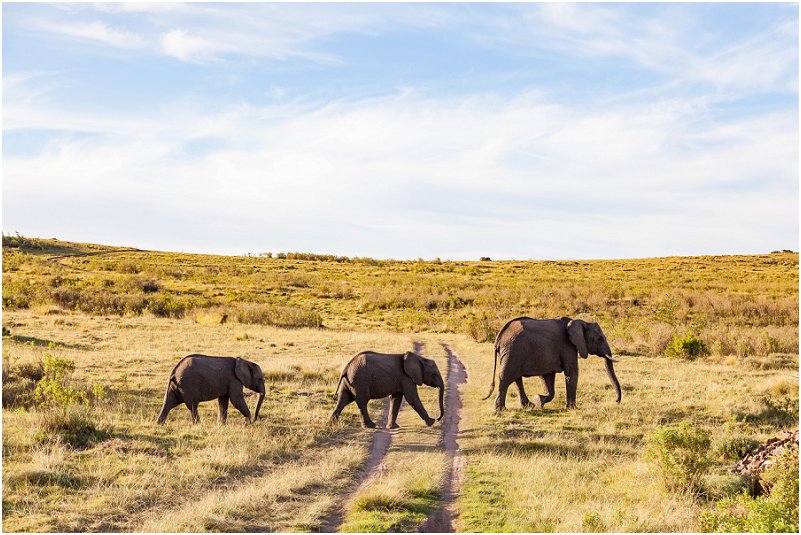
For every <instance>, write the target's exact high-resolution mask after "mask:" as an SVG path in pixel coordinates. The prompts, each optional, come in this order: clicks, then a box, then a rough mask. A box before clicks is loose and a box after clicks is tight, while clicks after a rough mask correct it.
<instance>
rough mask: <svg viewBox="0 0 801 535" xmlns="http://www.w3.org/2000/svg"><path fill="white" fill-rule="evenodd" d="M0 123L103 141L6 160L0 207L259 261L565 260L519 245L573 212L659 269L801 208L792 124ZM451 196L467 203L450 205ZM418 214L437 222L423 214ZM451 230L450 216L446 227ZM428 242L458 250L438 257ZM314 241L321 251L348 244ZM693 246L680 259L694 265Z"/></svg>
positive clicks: (338, 111)
mask: <svg viewBox="0 0 801 535" xmlns="http://www.w3.org/2000/svg"><path fill="white" fill-rule="evenodd" d="M7 111H8V112H9V117H10V120H11V121H12V124H13V125H15V126H16V127H17V128H37V127H40V126H44V125H50V126H51V127H52V125H61V126H62V127H63V128H65V129H70V130H76V131H91V132H97V133H98V134H99V135H98V136H96V137H93V138H91V139H75V138H69V139H63V140H57V141H55V142H53V143H52V144H51V146H50V147H49V148H48V150H46V151H45V152H43V153H42V154H40V155H37V156H35V157H11V158H7V159H6V161H5V162H4V172H5V176H6V180H5V182H4V190H5V193H6V194H7V195H8V196H10V197H13V198H16V199H24V198H34V197H36V198H37V199H39V200H38V201H37V202H42V201H41V197H40V196H38V195H37V193H36V192H41V191H48V192H49V193H50V194H51V195H53V196H54V197H53V198H54V199H59V201H58V202H67V201H68V200H69V199H72V198H74V199H75V200H76V201H81V202H86V201H87V200H88V199H96V201H97V202H107V201H109V200H110V199H125V200H126V202H129V203H140V204H142V205H147V206H149V207H151V208H153V209H156V208H158V209H161V210H163V211H165V212H167V211H172V212H173V213H174V214H176V216H178V215H180V214H185V217H190V214H192V213H195V212H196V211H199V210H205V211H206V212H207V213H208V214H209V217H210V220H218V221H222V220H227V221H237V220H240V219H241V218H243V217H246V218H247V221H248V222H247V225H248V226H250V227H253V229H254V230H253V232H254V234H255V235H254V236H253V237H252V240H253V243H254V246H257V245H261V246H262V247H264V248H269V247H271V245H270V244H269V243H264V242H262V241H260V238H259V237H258V236H259V235H262V234H263V232H264V230H263V229H266V228H289V229H291V228H295V229H303V230H304V231H305V230H308V228H307V225H308V223H309V222H310V221H315V222H316V224H322V225H324V226H326V228H327V229H328V230H329V231H330V232H333V233H334V234H337V233H339V234H338V235H339V236H340V237H344V236H346V235H349V233H352V232H354V230H353V229H354V228H355V227H358V228H361V229H362V230H363V231H364V232H368V233H369V232H375V233H378V234H385V235H387V236H394V238H393V239H394V242H393V247H395V249H393V250H394V251H399V250H402V251H403V252H402V253H399V252H394V253H393V252H389V251H390V248H387V249H381V248H380V247H379V246H378V245H374V246H372V247H373V249H371V250H353V249H351V250H350V251H348V252H349V253H350V254H373V255H379V256H380V255H385V256H391V255H393V254H394V255H400V254H404V255H407V256H412V257H413V256H415V255H421V254H423V255H425V254H430V255H436V254H439V255H443V256H446V255H449V256H452V257H458V256H462V255H465V251H468V250H469V244H470V243H471V240H472V239H473V238H472V236H476V235H483V234H486V229H487V228H493V229H495V230H496V231H497V229H498V228H501V227H502V228H506V229H508V230H509V232H508V233H507V234H506V236H508V239H506V240H501V241H503V243H502V244H501V243H499V244H498V250H497V251H495V252H494V254H496V255H497V254H506V255H507V256H526V255H529V256H531V255H532V254H533V253H530V252H528V253H527V251H532V250H537V251H543V252H542V254H543V255H546V256H549V255H550V256H565V255H568V256H577V253H576V251H578V250H582V249H581V247H582V246H583V245H582V243H581V240H584V239H586V238H584V237H582V236H581V234H577V235H575V236H572V237H571V236H569V235H568V236H565V238H564V240H563V242H562V243H560V244H559V246H558V247H554V248H553V249H548V250H543V249H541V248H539V249H534V247H535V243H536V234H529V233H530V232H532V230H531V229H548V228H553V227H554V226H558V225H557V223H558V222H561V224H562V225H565V224H572V223H568V221H569V220H571V219H572V218H571V217H566V215H565V214H573V216H572V217H573V218H575V221H576V224H585V225H591V226H592V228H593V229H594V231H595V232H598V233H599V235H603V236H606V238H607V239H612V241H615V239H614V238H610V237H613V236H615V233H617V232H624V235H625V239H623V238H620V239H619V240H618V241H616V242H615V243H617V245H616V247H617V248H616V249H615V253H613V255H632V254H634V255H637V254H644V253H642V252H640V249H638V248H637V246H635V245H633V244H638V243H640V244H641V243H643V242H646V241H649V240H650V241H651V242H652V243H651V245H652V246H653V251H654V252H653V254H657V250H658V249H659V247H660V246H666V243H667V241H669V242H671V243H673V241H675V240H676V238H675V236H676V232H677V231H678V230H680V229H689V228H690V227H692V228H695V229H696V231H695V232H696V234H697V235H705V238H704V240H703V243H704V244H705V246H709V247H711V249H709V250H708V251H721V250H723V251H726V250H730V248H734V247H735V245H734V243H735V242H736V243H737V244H738V246H739V247H741V248H742V247H746V248H750V249H751V250H761V249H759V246H761V244H764V236H765V234H764V233H765V232H771V233H773V232H778V233H779V234H778V236H781V237H782V239H779V241H783V243H787V242H789V241H792V239H793V236H794V230H793V229H791V228H788V229H784V230H779V227H781V224H780V222H786V218H787V217H788V216H792V215H793V212H795V213H796V217H797V204H796V203H795V201H794V200H793V198H792V197H788V192H795V193H796V195H797V170H798V151H797V147H798V133H797V131H796V125H795V123H794V121H793V120H792V118H788V117H782V116H780V115H769V116H761V117H758V118H750V119H739V120H728V121H726V122H725V123H721V124H718V125H717V126H716V127H715V128H706V127H704V128H701V129H699V127H698V125H697V124H696V122H695V119H694V115H695V114H694V113H693V111H692V110H688V109H680V110H675V109H674V110H673V112H670V111H668V110H666V109H661V108H659V107H654V106H647V107H642V108H640V109H635V110H632V109H630V108H618V109H607V110H604V111H599V112H588V111H587V110H586V109H577V108H571V107H569V106H565V105H557V104H554V103H552V102H549V101H548V100H545V99H544V98H543V97H542V96H541V95H538V94H521V95H519V96H518V97H516V98H513V99H500V98H497V97H488V96H474V97H470V98H463V99H455V100H454V99H447V100H443V99H439V98H436V97H426V96H423V95H419V94H415V93H407V94H398V95H390V96H387V97H383V98H376V99H369V100H362V101H357V102H347V103H345V102H332V103H329V104H327V105H323V106H320V105H308V104H300V103H294V104H293V103H287V104H285V105H283V106H281V107H269V106H268V107H255V106H251V105H238V106H232V107H230V108H227V109H225V110H222V111H220V112H218V113H213V114H206V113H200V112H192V111H191V109H190V108H184V107H175V108H172V109H169V108H168V109H160V110H158V112H154V113H153V114H152V115H149V116H147V115H146V116H142V115H141V114H140V115H137V116H135V117H134V116H126V115H124V114H123V115H120V116H117V117H108V116H107V115H105V114H103V115H97V116H92V115H86V114H83V113H81V114H78V113H72V112H69V111H65V110H53V109H39V110H38V111H37V113H35V114H30V115H26V114H25V112H23V111H21V110H16V109H15V108H14V107H13V106H12V107H11V109H9V110H7ZM206 142H208V143H206ZM198 147H200V148H199V149H198ZM740 190H741V191H740ZM738 191H740V192H739V193H738ZM429 196H430V197H431V198H430V199H429V198H428V197H429ZM458 196H461V197H464V196H467V197H472V198H473V199H474V200H473V201H470V203H468V204H467V205H464V204H462V205H460V206H452V203H453V198H455V197H458ZM175 199H181V201H180V203H177V204H176V202H175ZM478 199H483V200H484V203H482V202H476V200H478ZM420 200H425V201H432V200H433V202H434V206H435V207H434V208H426V209H421V208H420V206H419V202H420ZM424 204H428V203H427V202H426V203H424ZM744 213H747V214H748V218H747V219H744ZM312 214H313V217H312ZM443 215H444V216H445V219H444V220H443ZM120 216H121V217H125V216H124V215H123V214H120ZM447 218H458V221H459V222H460V224H459V225H458V229H457V230H455V231H454V229H453V228H451V227H452V223H450V222H448V220H447ZM621 218H623V219H625V220H635V221H637V224H636V225H625V224H621V223H620V219H621ZM410 220H413V222H412V221H410ZM745 221H747V225H746V224H745ZM418 227H419V228H420V229H422V228H427V229H428V231H427V232H423V231H422V230H419V231H417V230H413V229H416V228H418ZM745 227H747V229H750V230H747V229H746V230H743V231H742V232H740V231H738V233H737V235H736V236H733V235H732V234H731V232H730V230H731V229H745ZM403 228H405V229H407V231H406V232H409V233H411V234H410V235H413V236H414V239H413V240H409V239H408V238H404V237H403V234H404V232H403V231H402V230H400V229H403ZM259 229H261V230H259ZM671 229H672V230H671ZM243 232H246V231H244V230H243ZM288 232H289V234H288V235H287V236H286V237H284V238H282V239H285V240H287V242H286V243H288V242H291V238H292V231H288ZM537 232H539V230H538V231H537ZM687 232H690V231H689V230H687ZM439 233H442V234H443V235H445V234H446V233H447V234H448V235H450V236H453V238H452V239H451V240H450V242H451V243H450V244H449V245H448V246H447V247H445V246H444V245H439V246H440V247H444V248H442V249H441V250H440V251H439V252H438V253H433V251H434V250H435V249H436V247H435V246H434V244H433V243H432V240H435V236H437V235H438V234H439ZM301 234H302V233H301ZM749 235H753V236H754V238H753V239H752V240H751V239H749V240H750V241H748V242H747V244H746V245H743V240H745V239H746V238H747V237H748V236H749ZM758 236H761V239H762V242H759V240H757V237H758ZM297 237H298V238H300V236H297ZM654 237H655V238H654ZM307 238H308V236H307V237H306V238H304V239H307ZM326 239H327V241H326V243H327V244H328V245H330V247H333V248H334V249H337V248H338V247H341V248H348V247H351V248H352V247H353V245H352V244H346V243H345V241H342V242H339V241H338V238H326ZM777 239H778V238H777ZM331 240H333V241H331ZM270 243H273V244H274V243H275V242H270ZM698 243H699V242H698V240H690V241H689V242H688V244H690V245H687V246H685V249H676V250H675V251H676V252H687V253H690V252H700V250H698V248H699V247H700V246H699V245H698ZM676 245H677V246H680V245H681V244H680V243H678V244H676ZM320 246H321V245H319V244H318V245H317V247H316V248H317V249H318V250H319V247H320ZM690 246H691V247H693V248H694V249H693V250H692V251H688V250H687V249H686V247H690ZM272 247H273V248H276V247H277V245H273V246H272ZM287 247H289V245H287ZM536 247H541V245H537V246H536ZM423 249H426V250H425V251H424V250H423ZM741 250H742V249H741ZM429 251H431V252H429ZM502 251H505V253H504V252H502ZM571 251H572V252H571ZM594 254H596V255H601V252H600V251H599V252H598V253H594ZM607 256H609V255H607Z"/></svg>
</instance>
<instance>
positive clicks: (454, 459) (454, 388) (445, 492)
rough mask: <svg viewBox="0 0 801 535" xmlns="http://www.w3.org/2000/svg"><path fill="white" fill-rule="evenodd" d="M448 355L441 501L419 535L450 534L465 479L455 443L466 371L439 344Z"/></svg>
mask: <svg viewBox="0 0 801 535" xmlns="http://www.w3.org/2000/svg"><path fill="white" fill-rule="evenodd" d="M442 347H443V348H444V349H445V352H446V353H447V354H448V379H447V383H446V384H447V391H446V394H445V416H444V417H443V419H442V447H443V449H444V450H445V454H446V455H447V461H446V462H447V471H446V474H445V482H444V484H443V486H442V498H441V499H440V502H439V505H438V506H437V509H436V510H435V511H434V512H433V513H431V515H429V517H428V518H427V519H426V520H425V522H423V524H422V525H421V526H420V529H419V530H418V531H419V532H420V533H453V531H454V527H453V521H454V520H455V519H456V513H455V510H454V507H455V500H456V497H457V496H459V492H460V491H461V486H462V480H463V479H464V468H465V459H464V456H463V455H462V452H461V450H460V449H459V444H458V442H457V441H456V439H457V437H458V435H459V422H460V421H461V419H462V416H461V413H462V399H461V396H460V395H459V385H463V384H466V383H467V369H466V368H465V366H464V364H462V361H461V360H459V357H458V355H457V354H456V352H454V351H453V349H452V348H451V346H450V345H448V344H444V343H443V344H442Z"/></svg>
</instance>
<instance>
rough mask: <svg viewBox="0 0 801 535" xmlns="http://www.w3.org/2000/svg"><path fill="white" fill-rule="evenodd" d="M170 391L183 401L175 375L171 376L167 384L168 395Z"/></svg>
mask: <svg viewBox="0 0 801 535" xmlns="http://www.w3.org/2000/svg"><path fill="white" fill-rule="evenodd" d="M170 390H172V391H173V393H174V394H175V395H176V396H177V397H178V399H180V400H183V396H181V391H180V390H178V381H176V380H175V374H172V375H170V380H169V381H168V382H167V394H169V392H170Z"/></svg>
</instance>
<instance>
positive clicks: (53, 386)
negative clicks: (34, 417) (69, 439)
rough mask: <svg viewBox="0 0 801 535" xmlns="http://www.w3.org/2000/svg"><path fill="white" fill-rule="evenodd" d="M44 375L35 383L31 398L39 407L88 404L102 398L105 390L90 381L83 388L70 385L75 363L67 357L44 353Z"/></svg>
mask: <svg viewBox="0 0 801 535" xmlns="http://www.w3.org/2000/svg"><path fill="white" fill-rule="evenodd" d="M42 367H43V373H44V376H43V377H42V378H41V379H40V380H39V382H38V383H37V384H36V388H35V390H34V392H33V400H34V401H35V403H36V405H38V406H39V407H64V406H67V405H72V404H83V405H90V404H91V403H94V402H97V401H100V400H102V399H103V398H104V397H105V395H106V391H105V388H103V386H102V385H99V384H97V383H92V384H91V385H89V386H88V387H86V388H84V389H77V388H75V387H74V386H73V385H72V381H71V376H72V373H73V372H74V371H75V363H74V362H73V361H71V360H69V359H65V358H61V357H58V356H55V355H53V354H51V353H46V354H45V356H44V357H43V359H42Z"/></svg>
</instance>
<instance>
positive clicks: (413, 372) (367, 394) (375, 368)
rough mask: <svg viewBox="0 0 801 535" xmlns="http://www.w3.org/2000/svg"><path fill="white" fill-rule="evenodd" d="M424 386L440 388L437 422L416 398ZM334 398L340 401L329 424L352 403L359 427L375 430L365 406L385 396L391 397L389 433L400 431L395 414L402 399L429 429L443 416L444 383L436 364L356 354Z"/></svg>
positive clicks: (415, 358)
mask: <svg viewBox="0 0 801 535" xmlns="http://www.w3.org/2000/svg"><path fill="white" fill-rule="evenodd" d="M424 384H425V385H428V386H431V387H434V388H439V418H437V419H436V420H434V419H433V418H431V417H429V416H428V413H427V412H426V409H425V407H423V404H422V402H421V401H420V396H419V395H418V394H417V387H418V386H421V385H424ZM337 394H338V395H339V398H338V402H337V407H336V409H334V412H333V414H332V415H331V422H336V421H337V420H338V419H339V415H340V413H341V412H342V409H344V408H345V407H346V406H347V405H349V404H350V403H352V402H354V401H355V402H356V405H357V406H358V407H359V411H360V412H361V416H362V425H363V426H364V427H369V428H375V426H376V425H375V423H374V422H373V421H372V420H371V419H370V415H369V414H368V413H367V402H368V401H369V400H371V399H381V398H385V397H387V396H391V397H392V407H391V409H392V410H391V412H390V423H389V427H390V429H397V428H398V427H399V426H398V423H397V419H398V411H400V406H401V401H402V400H403V398H406V401H407V402H408V403H409V405H411V406H412V408H413V409H414V410H415V411H417V414H419V415H420V418H422V419H423V421H425V423H426V425H429V426H431V425H433V424H434V422H436V421H439V420H441V419H442V415H443V414H444V412H445V411H444V395H445V382H444V381H443V380H442V375H441V374H440V373H439V368H438V367H437V363H436V362H434V361H433V360H431V359H427V358H425V357H421V356H420V355H418V354H417V353H412V352H407V353H404V354H393V355H387V354H382V353H374V352H372V351H364V352H362V353H359V354H358V355H356V356H355V357H353V358H352V359H351V361H350V362H349V363H348V364H347V365H346V366H345V369H344V370H342V375H340V377H339V383H337Z"/></svg>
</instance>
